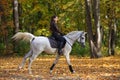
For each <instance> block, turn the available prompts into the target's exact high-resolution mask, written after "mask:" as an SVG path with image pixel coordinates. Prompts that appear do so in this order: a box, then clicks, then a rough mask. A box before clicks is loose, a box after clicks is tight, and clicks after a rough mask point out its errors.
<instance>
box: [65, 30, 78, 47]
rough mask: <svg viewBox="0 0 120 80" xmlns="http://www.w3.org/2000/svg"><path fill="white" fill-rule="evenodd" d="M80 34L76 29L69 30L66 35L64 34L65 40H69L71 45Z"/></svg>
mask: <svg viewBox="0 0 120 80" xmlns="http://www.w3.org/2000/svg"><path fill="white" fill-rule="evenodd" d="M79 36H80V33H79V32H78V31H74V32H71V33H69V34H67V35H65V37H66V40H67V41H68V42H69V44H70V45H71V46H72V45H73V44H74V42H75V41H76V40H77V39H78V37H79Z"/></svg>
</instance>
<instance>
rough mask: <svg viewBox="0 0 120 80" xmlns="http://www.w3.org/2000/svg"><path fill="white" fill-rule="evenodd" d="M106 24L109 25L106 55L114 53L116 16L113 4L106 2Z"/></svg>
mask: <svg viewBox="0 0 120 80" xmlns="http://www.w3.org/2000/svg"><path fill="white" fill-rule="evenodd" d="M107 12H108V14H107V16H108V26H109V39H108V55H109V56H111V55H115V39H116V30H117V29H116V28H117V27H116V17H115V8H114V4H112V6H109V4H108V10H107Z"/></svg>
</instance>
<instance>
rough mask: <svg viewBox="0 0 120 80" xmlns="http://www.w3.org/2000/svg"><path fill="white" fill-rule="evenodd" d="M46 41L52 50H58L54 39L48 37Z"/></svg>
mask: <svg viewBox="0 0 120 80" xmlns="http://www.w3.org/2000/svg"><path fill="white" fill-rule="evenodd" d="M48 40H49V42H50V45H51V47H52V48H58V44H57V41H56V40H55V39H54V37H49V38H48Z"/></svg>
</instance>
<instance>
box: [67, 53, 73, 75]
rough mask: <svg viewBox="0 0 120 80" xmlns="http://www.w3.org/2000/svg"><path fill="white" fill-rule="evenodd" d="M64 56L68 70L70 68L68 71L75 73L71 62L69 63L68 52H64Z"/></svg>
mask: <svg viewBox="0 0 120 80" xmlns="http://www.w3.org/2000/svg"><path fill="white" fill-rule="evenodd" d="M65 57H66V60H67V63H68V65H69V70H70V72H71V73H75V71H74V70H73V68H72V65H71V63H70V56H69V54H66V55H65Z"/></svg>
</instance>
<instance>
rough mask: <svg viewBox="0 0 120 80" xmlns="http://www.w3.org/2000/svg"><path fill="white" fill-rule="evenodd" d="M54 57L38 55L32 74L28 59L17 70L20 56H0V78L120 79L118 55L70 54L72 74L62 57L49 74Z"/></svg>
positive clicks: (32, 79)
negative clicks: (95, 57)
mask: <svg viewBox="0 0 120 80" xmlns="http://www.w3.org/2000/svg"><path fill="white" fill-rule="evenodd" d="M54 59H55V56H52V57H51V56H39V57H38V58H37V59H36V60H35V61H34V62H33V64H32V72H33V74H32V75H29V74H28V60H27V61H26V64H25V66H24V69H22V70H20V71H18V70H17V67H18V65H19V64H20V63H21V61H22V58H21V57H19V58H18V57H7V58H6V57H0V80H29V79H30V80H120V57H104V58H99V59H89V58H81V57H76V56H71V58H70V60H71V63H72V66H73V69H74V70H75V73H74V74H72V73H70V71H69V68H68V65H67V62H66V59H65V58H64V57H61V58H60V60H59V62H58V63H57V65H56V66H55V68H54V69H53V72H52V74H50V73H49V68H50V66H51V65H52V63H53V62H54Z"/></svg>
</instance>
